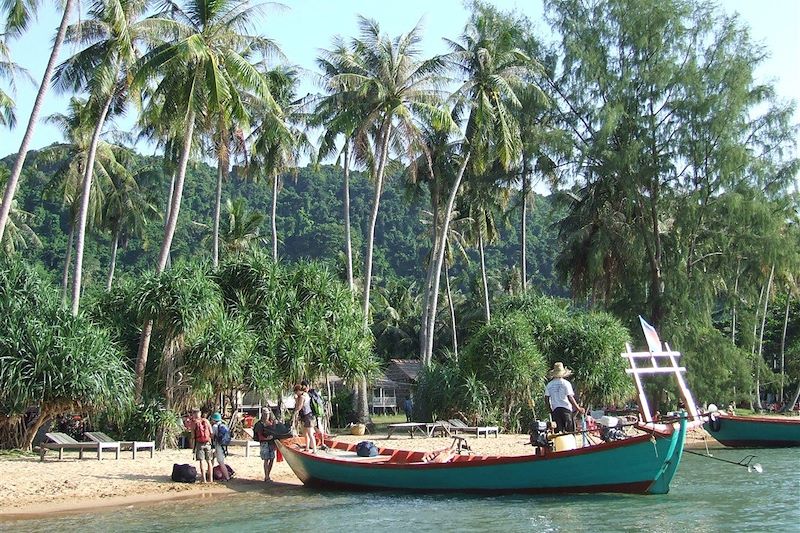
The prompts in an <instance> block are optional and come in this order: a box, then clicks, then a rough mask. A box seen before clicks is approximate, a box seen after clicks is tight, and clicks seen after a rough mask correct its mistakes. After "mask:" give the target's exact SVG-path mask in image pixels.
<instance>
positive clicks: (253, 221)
mask: <svg viewBox="0 0 800 533" xmlns="http://www.w3.org/2000/svg"><path fill="white" fill-rule="evenodd" d="M225 211H226V214H227V217H226V219H225V225H223V226H222V231H221V234H220V239H221V240H222V245H223V248H224V250H225V251H226V252H227V253H228V254H232V255H240V254H243V253H245V252H247V251H248V250H250V249H252V248H253V246H254V245H255V244H256V243H257V242H258V239H259V238H260V231H259V228H260V227H261V224H262V223H263V222H264V215H262V214H261V213H259V212H257V211H252V210H248V209H247V202H246V201H245V199H244V198H241V197H240V198H236V199H235V200H231V199H230V198H229V199H228V200H227V201H226V202H225Z"/></svg>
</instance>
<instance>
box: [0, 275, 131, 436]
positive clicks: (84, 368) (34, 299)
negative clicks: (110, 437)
mask: <svg viewBox="0 0 800 533" xmlns="http://www.w3.org/2000/svg"><path fill="white" fill-rule="evenodd" d="M34 309H35V312H31V310H34ZM0 369H2V370H0V415H2V418H3V423H2V426H3V427H2V428H0V440H2V441H3V444H4V445H6V446H11V447H20V448H23V449H26V450H30V449H31V444H32V442H33V439H34V437H35V436H36V434H37V432H38V431H39V428H40V427H41V426H42V425H43V424H44V423H45V422H47V421H48V420H50V419H51V418H52V417H54V416H57V415H59V414H63V413H68V412H71V411H74V410H80V411H81V412H96V411H97V410H99V409H108V410H112V411H113V410H115V409H116V410H117V411H122V410H125V409H127V408H128V407H129V400H130V397H131V395H130V393H131V389H132V385H133V383H132V382H133V376H132V374H131V372H130V370H129V369H128V367H127V366H126V365H125V362H124V360H123V357H122V354H121V352H120V351H119V349H118V348H117V346H116V345H115V343H114V342H113V341H112V338H111V336H110V335H109V333H108V332H107V331H106V330H104V329H101V328H99V327H97V326H96V325H94V324H93V323H92V322H91V321H89V320H88V319H87V318H85V317H73V316H71V315H70V314H69V313H68V312H67V311H65V310H63V309H62V308H61V306H60V305H59V301H58V296H57V293H56V290H55V289H54V288H53V287H52V286H51V285H49V284H48V283H46V282H45V281H44V280H43V279H42V277H41V275H40V274H39V273H38V272H36V271H35V270H33V269H32V268H31V267H29V266H27V265H25V264H24V263H22V262H20V261H12V260H8V259H3V260H0ZM31 406H34V407H36V412H35V416H34V418H33V420H32V421H31V423H30V424H28V425H27V427H26V426H25V425H19V424H20V423H21V421H22V420H23V417H24V415H25V413H26V411H27V410H28V409H29V408H30V407H31ZM20 429H22V430H24V432H23V433H21V432H19V430H20Z"/></svg>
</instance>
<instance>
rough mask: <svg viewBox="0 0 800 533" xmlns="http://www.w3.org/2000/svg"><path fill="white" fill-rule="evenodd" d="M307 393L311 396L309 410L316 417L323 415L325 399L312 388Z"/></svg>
mask: <svg viewBox="0 0 800 533" xmlns="http://www.w3.org/2000/svg"><path fill="white" fill-rule="evenodd" d="M308 395H309V397H311V412H312V413H314V416H316V417H317V418H320V417H323V416H325V400H323V399H322V396H320V394H319V393H318V392H317V391H316V390H314V389H311V390H310V391H308Z"/></svg>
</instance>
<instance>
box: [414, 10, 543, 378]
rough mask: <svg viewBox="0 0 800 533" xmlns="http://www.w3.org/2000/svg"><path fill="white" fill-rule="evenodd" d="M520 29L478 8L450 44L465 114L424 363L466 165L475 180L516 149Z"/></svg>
mask: <svg viewBox="0 0 800 533" xmlns="http://www.w3.org/2000/svg"><path fill="white" fill-rule="evenodd" d="M518 37H519V28H518V27H517V25H516V22H515V21H514V20H512V19H511V18H510V17H508V16H504V15H502V14H500V13H498V12H497V11H496V10H495V9H494V8H492V7H489V6H485V5H477V6H476V12H475V13H473V15H472V18H471V20H470V22H469V23H468V24H467V26H466V28H465V29H464V33H463V34H462V36H461V42H460V43H458V42H454V41H449V40H448V42H449V44H450V46H451V48H452V49H453V52H452V53H451V54H450V55H449V57H448V60H449V62H450V64H451V65H452V67H453V68H454V69H455V70H456V71H457V72H460V73H462V74H463V75H464V77H465V80H464V82H463V83H462V84H461V86H460V87H459V89H458V90H457V92H456V95H455V100H456V112H457V113H458V112H460V111H463V110H466V111H467V116H466V132H465V138H464V147H463V155H462V157H461V158H460V162H459V164H458V171H457V173H456V176H455V178H454V179H453V182H452V185H451V188H450V192H449V194H448V198H447V204H446V206H445V212H444V216H443V217H442V220H443V228H442V231H440V232H439V243H438V244H437V245H435V246H434V249H435V263H434V269H433V282H432V284H431V291H432V292H431V298H430V302H429V304H428V309H429V312H428V315H427V317H428V324H429V326H428V327H427V328H425V331H426V332H427V333H428V335H427V338H426V342H425V345H426V346H425V348H424V357H423V358H422V359H423V361H424V362H425V363H426V364H429V363H430V361H431V358H432V355H433V335H432V334H431V332H432V331H433V327H432V320H433V318H434V313H431V312H430V310H434V309H436V305H437V300H438V297H439V282H440V279H441V272H442V265H443V263H444V254H445V246H444V239H445V238H446V237H445V236H446V235H447V234H448V226H449V224H450V220H451V219H452V213H453V209H454V208H455V201H456V196H457V194H458V191H459V187H460V186H461V181H462V179H463V177H464V173H465V172H466V170H467V166H468V165H469V166H470V169H469V171H470V175H471V176H473V177H474V176H480V175H481V174H483V173H484V172H486V171H487V170H489V169H490V168H492V166H493V165H494V164H497V165H498V166H499V167H500V168H502V169H504V170H507V169H509V168H510V167H511V166H512V165H513V164H514V163H515V162H516V161H517V158H518V154H519V151H520V142H521V141H520V137H519V127H518V125H517V124H516V122H515V121H514V117H513V114H512V113H511V110H512V109H513V108H514V107H518V106H519V99H518V98H517V94H516V92H515V88H516V87H518V86H520V85H522V81H523V77H524V75H525V74H526V72H528V71H529V63H530V60H529V58H528V56H526V55H525V54H524V53H523V52H522V51H521V50H520V49H519V48H518V47H517V43H518ZM470 161H471V163H470Z"/></svg>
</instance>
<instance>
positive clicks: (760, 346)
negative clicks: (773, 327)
mask: <svg viewBox="0 0 800 533" xmlns="http://www.w3.org/2000/svg"><path fill="white" fill-rule="evenodd" d="M774 275H775V265H774V264H773V265H772V269H771V270H770V272H769V280H768V281H767V290H766V292H765V293H764V314H763V315H762V316H761V334H760V335H759V337H758V359H757V360H756V408H757V409H759V410H761V409H762V406H761V363H763V362H764V355H763V353H764V326H765V325H766V323H767V305H769V292H770V290H771V289H772V278H773V276H774Z"/></svg>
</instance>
